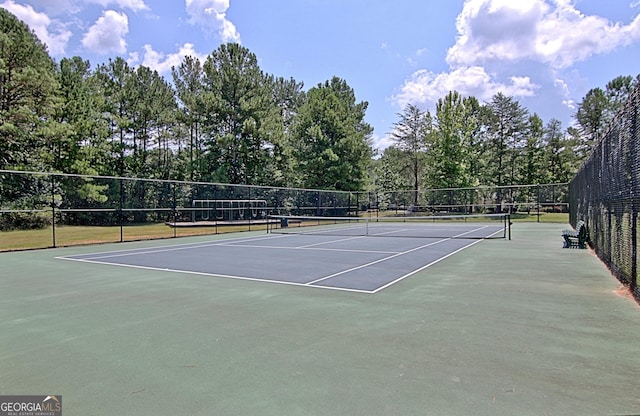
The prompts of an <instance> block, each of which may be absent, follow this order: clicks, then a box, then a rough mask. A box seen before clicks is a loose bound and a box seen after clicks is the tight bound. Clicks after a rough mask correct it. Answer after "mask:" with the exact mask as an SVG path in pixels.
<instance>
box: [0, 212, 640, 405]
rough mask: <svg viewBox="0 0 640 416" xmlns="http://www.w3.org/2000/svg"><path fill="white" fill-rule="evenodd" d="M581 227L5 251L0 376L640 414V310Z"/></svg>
mask: <svg viewBox="0 0 640 416" xmlns="http://www.w3.org/2000/svg"><path fill="white" fill-rule="evenodd" d="M291 226H292V225H291V224H289V227H291ZM565 227H566V226H565V225H563V224H536V223H516V225H515V226H514V228H513V239H512V240H508V239H507V238H492V239H471V238H466V239H463V238H433V239H426V238H415V237H398V238H386V237H384V238H379V237H373V236H335V235H329V236H327V235H299V234H293V235H287V234H283V235H281V234H277V233H269V234H266V233H265V232H262V231H260V232H251V233H242V234H235V235H234V236H232V235H227V234H221V235H216V236H208V237H204V236H202V237H189V238H185V239H179V240H156V241H140V242H132V243H120V244H107V245H101V246H81V247H67V248H57V249H51V250H32V251H23V252H13V253H0V266H1V271H0V282H1V283H2V289H1V290H0V334H2V335H1V336H0V390H1V393H2V394H14V395H17V394H57V395H61V396H62V402H63V403H64V414H65V415H86V414H91V415H113V414H133V415H151V414H183V415H212V414H220V415H274V416H276V415H277V416H282V415H337V414H341V415H347V414H348V415H363V416H364V415H466V414H475V415H496V414H498V415H502V414H518V415H543V414H547V415H563V416H564V415H584V414H589V415H634V414H640V400H639V399H638V397H639V396H638V387H637V386H638V385H637V375H638V374H639V373H640V361H639V360H638V349H637V347H638V345H640V330H638V322H639V316H640V315H639V311H640V310H639V309H638V306H637V304H636V303H635V302H634V301H633V300H630V299H626V298H624V297H621V296H619V294H617V293H616V289H617V288H618V286H619V285H618V283H617V281H616V280H615V279H614V278H613V277H612V276H611V274H610V273H609V271H608V270H607V269H606V268H605V267H604V266H603V264H602V263H601V262H600V261H599V260H598V259H597V257H595V256H594V255H593V253H592V252H590V251H589V250H567V249H562V248H561V247H562V241H561V240H562V239H561V237H560V233H561V231H562V229H563V228H565ZM285 228H288V227H285ZM292 228H295V227H292ZM450 231H453V230H450ZM316 234H317V233H316ZM340 240H342V241H340ZM176 241H179V244H176ZM432 243H435V244H432ZM427 244H432V245H431V246H426V245H427ZM309 246H310V247H309ZM423 246H424V247H423ZM460 249H462V250H461V251H457V252H456V250H460ZM438 251H440V253H436V252H438ZM454 253H455V254H454ZM396 254H397V257H395V258H392V259H388V260H384V259H387V258H389V257H391V256H394V255H396ZM446 256H448V257H446ZM352 257H353V259H352ZM63 258H64V259H65V260H61V259H63ZM70 259H74V260H75V261H71V260H70ZM178 259H180V260H178ZM396 260H397V261H396ZM376 261H378V263H375V264H370V263H374V262H376ZM433 261H436V263H435V264H432V265H431V266H430V267H427V268H425V266H427V265H428V264H430V263H432V262H433ZM203 262H204V263H207V262H208V263H210V266H211V267H220V268H218V269H211V270H204V271H203V272H201V271H198V269H195V268H193V267H191V266H189V265H190V264H191V265H193V264H199V263H203ZM308 262H312V263H313V266H308V265H305V263H308ZM394 262H395V263H394ZM405 262H407V263H413V265H412V266H411V267H406V268H404V269H403V270H402V271H396V270H395V267H405V266H404V265H403V263H405ZM218 263H220V265H221V266H217V265H216V264H218ZM392 264H393V266H392ZM222 267H226V268H228V269H229V270H225V269H223V268H222ZM358 267H362V270H363V274H362V275H359V276H358V275H357V273H356V275H351V274H350V272H349V270H350V269H353V268H358ZM170 268H175V269H179V271H177V272H174V271H171V270H169V271H167V270H165V269H170ZM181 268H184V270H183V269H181ZM189 269H190V270H189ZM225 272H229V273H228V274H229V276H228V277H236V278H224V277H223V276H222V275H224V274H225ZM341 272H342V273H343V274H342V275H340V276H342V277H345V278H346V277H349V278H348V279H346V280H348V281H349V282H350V283H349V284H347V283H345V282H340V281H339V280H337V279H336V280H334V279H331V278H330V279H325V280H324V281H320V282H317V283H312V282H313V280H314V279H318V278H325V277H327V276H329V275H330V274H332V273H341ZM392 273H393V274H394V277H386V276H387V275H390V274H392ZM408 273H413V274H410V275H409V277H407V278H404V279H400V280H399V278H401V277H402V276H404V275H407V274H408ZM365 274H366V275H367V276H368V277H372V278H375V279H374V280H376V279H378V278H380V279H381V278H382V277H385V278H386V279H382V280H384V281H380V282H378V283H376V285H375V286H359V285H360V283H357V284H356V283H355V282H358V281H359V280H360V279H361V278H362V277H363V276H364V275H365ZM303 275H307V276H306V277H305V278H304V279H296V276H298V277H300V276H303ZM336 277H339V276H336ZM247 279H249V280H247ZM254 280H259V281H254ZM274 282H278V284H274ZM282 283H284V284H282ZM389 283H395V284H391V285H390V286H386V288H385V289H384V290H381V288H383V287H385V285H389ZM318 287H331V288H334V289H340V290H325V289H318ZM354 287H356V288H357V289H355V290H354V289H353V288H354ZM372 292H375V294H371V293H372Z"/></svg>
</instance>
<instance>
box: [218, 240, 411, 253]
mask: <svg viewBox="0 0 640 416" xmlns="http://www.w3.org/2000/svg"><path fill="white" fill-rule="evenodd" d="M337 241H342V240H337ZM332 242H335V241H332ZM325 244H328V243H325ZM219 245H220V246H223V247H239V248H243V247H247V248H263V249H278V250H282V249H285V250H309V251H337V252H345V253H373V254H396V253H399V252H398V251H382V250H357V249H347V248H323V247H315V246H316V245H317V244H311V245H309V246H259V245H253V244H238V245H235V244H219Z"/></svg>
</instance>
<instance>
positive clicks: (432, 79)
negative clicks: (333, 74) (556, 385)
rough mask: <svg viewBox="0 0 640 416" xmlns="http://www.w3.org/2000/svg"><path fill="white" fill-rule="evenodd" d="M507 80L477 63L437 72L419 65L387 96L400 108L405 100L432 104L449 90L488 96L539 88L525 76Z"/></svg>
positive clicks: (523, 93)
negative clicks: (398, 91)
mask: <svg viewBox="0 0 640 416" xmlns="http://www.w3.org/2000/svg"><path fill="white" fill-rule="evenodd" d="M509 81H510V82H509V83H501V82H498V81H496V80H495V79H494V77H492V75H490V74H488V73H487V72H486V71H485V69H484V68H483V67H480V66H473V67H463V68H458V69H455V70H453V71H451V72H445V73H439V74H434V73H433V72H429V71H427V70H424V69H423V70H420V71H416V72H414V73H413V75H411V77H410V78H409V79H407V80H406V81H405V83H404V85H403V86H402V88H401V90H400V93H398V94H396V95H394V96H393V97H392V98H391V99H392V101H394V102H396V103H397V104H398V105H399V106H400V107H402V108H404V107H405V106H406V105H407V104H414V105H421V106H426V107H429V108H433V107H435V103H437V102H438V99H440V98H442V97H444V96H445V95H447V94H448V93H449V92H450V91H458V92H459V93H460V94H461V95H463V96H474V97H476V98H478V99H479V100H488V99H490V98H491V97H492V96H494V95H495V94H497V93H498V92H502V93H503V94H505V95H508V96H513V97H530V96H533V95H534V93H535V90H536V89H538V88H539V87H538V85H536V84H534V83H533V82H532V81H531V79H530V78H529V77H516V76H512V77H510V79H509Z"/></svg>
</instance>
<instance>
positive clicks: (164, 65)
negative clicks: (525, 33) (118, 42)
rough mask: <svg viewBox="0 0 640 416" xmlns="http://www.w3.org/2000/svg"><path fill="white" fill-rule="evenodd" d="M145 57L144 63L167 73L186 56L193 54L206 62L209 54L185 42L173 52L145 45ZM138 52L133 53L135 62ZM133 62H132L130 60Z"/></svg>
mask: <svg viewBox="0 0 640 416" xmlns="http://www.w3.org/2000/svg"><path fill="white" fill-rule="evenodd" d="M144 51H145V52H144V58H143V59H142V65H144V66H146V67H148V68H151V69H153V70H156V71H158V73H160V74H163V75H167V74H169V73H170V71H171V67H174V66H175V67H178V66H180V64H181V63H182V60H183V59H184V57H185V56H193V57H195V58H198V59H199V60H200V62H204V61H205V60H206V59H207V56H206V55H204V54H200V53H198V52H196V51H195V49H194V47H193V44H191V43H185V44H184V45H182V46H181V47H180V49H179V50H178V52H176V53H172V54H164V53H162V52H157V51H155V50H153V48H152V47H151V45H145V46H144ZM138 56H139V55H138V54H131V58H132V60H133V62H134V63H138V61H139V58H138ZM130 63H131V62H130Z"/></svg>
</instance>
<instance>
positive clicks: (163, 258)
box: [59, 234, 484, 293]
mask: <svg viewBox="0 0 640 416" xmlns="http://www.w3.org/2000/svg"><path fill="white" fill-rule="evenodd" d="M480 241H484V240H467V239H452V238H374V237H363V236H353V237H349V236H318V235H312V236H309V235H273V234H266V235H258V236H251V237H244V238H233V239H225V240H216V241H210V242H202V243H192V244H179V245H172V246H163V247H156V248H144V249H134V250H119V251H109V252H97V253H92V254H82V255H71V256H64V257H59V258H61V259H65V260H73V261H81V262H89V263H95V264H100V265H109V266H121V267H133V268H144V269H150V270H158V271H163V272H174V273H182V274H198V275H208V276H212V277H216V278H232V279H245V280H255V281H263V282H272V283H279V284H289V285H301V286H308V287H316V288H326V289H338V290H347V291H355V292H364V293H376V292H378V291H380V290H382V289H384V288H386V287H389V286H390V285H392V284H394V283H396V282H399V281H401V280H402V279H404V278H406V277H408V276H411V275H412V274H414V273H416V272H418V271H420V270H423V269H425V268H427V267H429V266H430V265H432V264H435V263H437V262H438V261H441V260H443V259H445V258H447V257H449V256H451V255H453V254H455V253H457V252H459V251H461V250H463V249H465V248H467V247H470V246H472V245H474V244H476V243H479V242H480Z"/></svg>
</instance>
